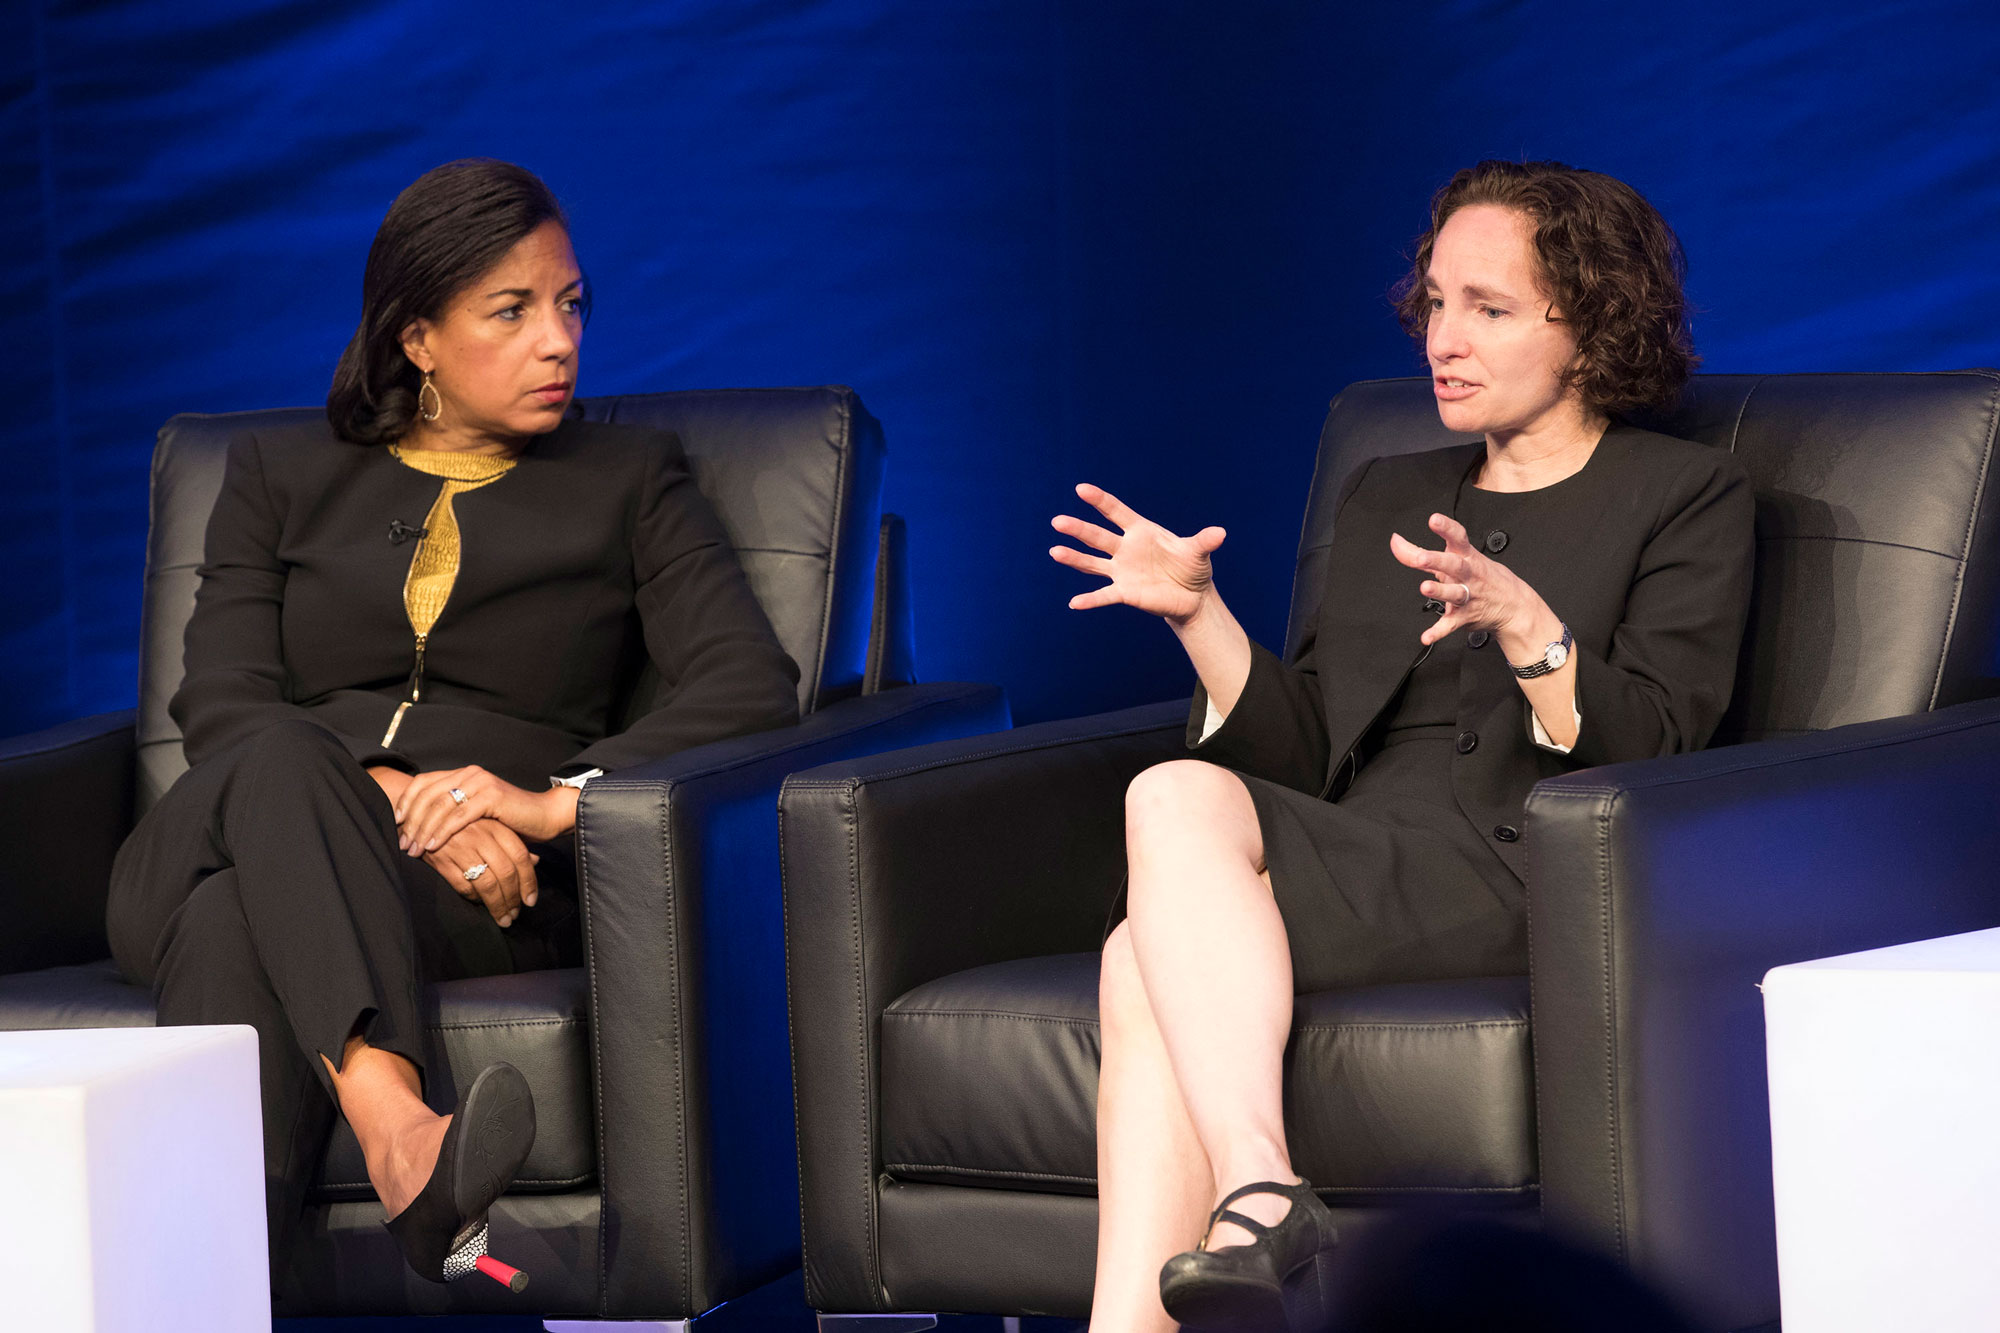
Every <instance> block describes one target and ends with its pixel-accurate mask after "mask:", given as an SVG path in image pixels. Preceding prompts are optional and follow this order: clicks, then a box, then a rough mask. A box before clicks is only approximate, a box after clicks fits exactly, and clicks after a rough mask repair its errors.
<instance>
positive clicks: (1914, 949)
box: [1764, 930, 2000, 1333]
mask: <svg viewBox="0 0 2000 1333" xmlns="http://www.w3.org/2000/svg"><path fill="white" fill-rule="evenodd" d="M1764 1019H1765V1030H1766V1036H1767V1043H1768V1044H1767V1049H1768V1053H1769V1061H1770V1075H1771V1164H1772V1169H1773V1176H1774V1184H1775V1187H1776V1192H1777V1222H1778V1282H1779V1289H1780V1293H1781V1298H1782V1302H1783V1307H1784V1324H1785V1333H1837V1331H1838V1333H1846V1330H1853V1331H1854V1333H1864V1331H1865V1333H1882V1330H1885V1329H1922V1330H1924V1333H1958V1331H1959V1330H1964V1331H1965V1333H1972V1331H1973V1330H1980V1333H1990V1330H1993V1329H1995V1328H2000V930H1982V931H1975V932H1973V933H1972V934H1969V935H1951V936H1947V937H1945V938H1943V939H1935V940H1924V941H1921V942H1919V943H1916V944H1904V945H1898V946H1897V947H1895V948H1891V949H1874V950H1870V951H1869V952H1867V953H1856V954H1848V955H1846V956H1845V957H1840V958H1822V959H1819V960H1817V961H1814V962H1809V963H1794V964H1792V965H1790V966H1787V967H1779V968H1774V969H1772V971H1771V972H1770V973H1769V974H1768V975H1766V976H1765V978H1764Z"/></svg>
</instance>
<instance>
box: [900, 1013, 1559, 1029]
mask: <svg viewBox="0 0 2000 1333" xmlns="http://www.w3.org/2000/svg"><path fill="white" fill-rule="evenodd" d="M904 1018H1005V1019H1010V1020H1013V1021H1015V1022H1020V1023H1053V1024H1056V1025H1057V1026H1060V1027H1077V1028H1096V1027H1098V1026H1099V1020H1097V1019H1094V1018H1063V1017H1060V1016H1059V1015H1056V1014H1017V1013H1013V1012H1011V1011H1008V1010H1004V1009H890V1010H886V1011H884V1012H883V1014H882V1020H883V1021H884V1022H888V1021H889V1020H890V1019H904ZM1527 1026H1528V1022H1527V1020H1526V1019H1522V1018H1476V1019H1467V1020H1464V1021H1460V1022H1441V1023H1425V1022H1410V1023H1382V1022H1375V1023H1337V1022H1336V1023H1324V1022H1321V1023H1301V1024H1298V1025H1296V1026H1294V1027H1293V1028H1292V1031H1294V1032H1470V1031H1475V1030H1478V1029H1482V1028H1524V1027H1527Z"/></svg>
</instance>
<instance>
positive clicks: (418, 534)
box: [389, 518, 431, 546]
mask: <svg viewBox="0 0 2000 1333" xmlns="http://www.w3.org/2000/svg"><path fill="white" fill-rule="evenodd" d="M430 535H431V530H430V529H429V528H413V527H411V526H410V525H409V524H407V523H405V522H403V520H402V519H400V518H392V519H390V520H389V545H391V546H401V545H402V544H403V543H404V542H406V541H422V540H423V539H424V538H426V537H428V536H430Z"/></svg>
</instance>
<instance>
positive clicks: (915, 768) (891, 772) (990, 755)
mask: <svg viewBox="0 0 2000 1333" xmlns="http://www.w3.org/2000/svg"><path fill="white" fill-rule="evenodd" d="M1185 729H1186V724H1185V723H1172V724H1167V725H1162V726H1149V727H1130V728H1127V729H1125V730H1122V731H1096V732H1092V733H1090V734H1089V735H1087V736H1066V737H1064V738H1063V739H1061V740H1059V741H1045V742H1039V743H1037V742H1030V743H1029V744H1027V745H1007V746H998V747H996V748H994V749H990V750H980V751H977V752H975V753H968V754H956V755H953V756H952V757H951V758H949V759H933V760H931V761H929V762H928V763H922V764H911V765H909V766H907V767H905V768H892V769H888V770H886V771H884V772H881V773H871V774H869V775H868V776H867V777H865V778H859V779H856V778H851V777H842V778H792V779H788V780H787V782H786V785H787V786H790V787H796V788H799V789H801V790H808V791H809V790H813V789H815V788H836V787H844V786H847V785H848V784H850V783H853V782H856V781H859V782H864V783H867V782H886V781H888V780H889V779H890V778H906V777H909V776H910V775H911V774H913V773H928V772H930V771H931V770H932V769H937V768H951V767H953V766H955V765H958V764H977V763H982V762H984V761H986V760H988V759H1004V758H1006V757H1007V756H1008V755H1014V754H1034V753H1036V752H1037V751H1040V750H1060V749H1063V748H1065V747H1067V746H1072V745H1094V744H1096V743H1097V742H1099V741H1115V740H1123V739H1124V738H1126V737H1128V736H1144V735H1148V734H1150V733H1152V732H1156V731H1158V732H1168V733H1172V732H1176V731H1183V730H1185Z"/></svg>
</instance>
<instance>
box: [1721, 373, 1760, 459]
mask: <svg viewBox="0 0 2000 1333" xmlns="http://www.w3.org/2000/svg"><path fill="white" fill-rule="evenodd" d="M1767 378H1769V377H1768V376H1765V375H1759V376H1758V377H1757V378H1755V379H1753V380H1751V381H1750V387H1749V388H1747V389H1745V390H1744V391H1743V401H1742V402H1740V403H1738V404H1736V420H1734V421H1732V422H1730V423H1729V454H1730V456H1731V457H1732V458H1733V457H1735V455H1736V445H1737V442H1738V441H1739V440H1741V439H1742V437H1743V418H1744V416H1745V415H1747V414H1748V413H1749V411H1750V400H1751V399H1752V398H1755V397H1756V396H1757V390H1758V389H1760V388H1762V387H1763V384H1764V381H1765V380H1766V379H1767Z"/></svg>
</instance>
